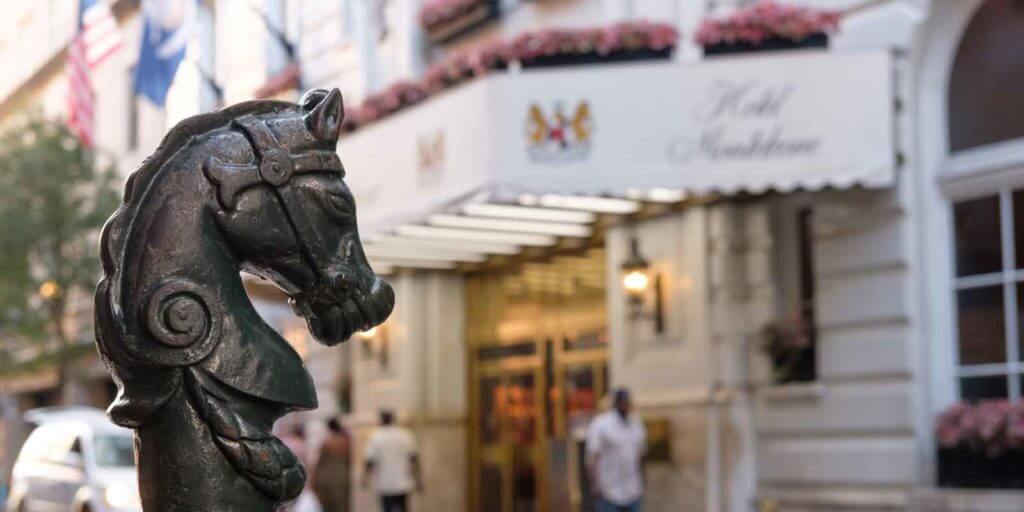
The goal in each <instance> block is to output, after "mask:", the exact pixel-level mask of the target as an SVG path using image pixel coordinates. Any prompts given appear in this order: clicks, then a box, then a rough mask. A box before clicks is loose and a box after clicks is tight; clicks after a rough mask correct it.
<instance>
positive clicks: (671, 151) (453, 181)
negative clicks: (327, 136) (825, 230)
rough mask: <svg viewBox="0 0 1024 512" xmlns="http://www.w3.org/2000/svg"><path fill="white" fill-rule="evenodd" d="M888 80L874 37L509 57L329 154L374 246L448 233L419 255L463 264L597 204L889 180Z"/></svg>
mask: <svg viewBox="0 0 1024 512" xmlns="http://www.w3.org/2000/svg"><path fill="white" fill-rule="evenodd" d="M892 80H893V70H892V63H891V57H890V55H889V53H888V52H886V51H871V52H848V53H832V52H826V51H815V50H812V51H794V52H780V53H779V54H778V55H758V56H756V57H723V58H718V59H714V60H709V61H705V62H702V63H698V64H679V63H675V62H658V63H639V64H616V65H594V66H582V67H566V68H558V69H550V70H538V71H534V70H526V71H515V70H513V71H510V72H507V73H496V74H494V75H492V76H489V77H486V78H482V79H478V80H476V81H474V82H471V83H468V84H465V85H461V86H458V87H456V88H454V89H452V90H450V91H447V92H444V93H442V94H440V95H438V96H434V97H432V98H430V99H428V100H426V101H424V102H423V103H421V104H419V105H416V106H414V107H411V108H408V109H407V110H405V111H402V112H400V113H397V114H395V115H393V116H391V117H389V118H386V119H384V120H381V121H379V122H377V123H375V124H372V125H369V126H367V127H364V128H361V129H360V130H359V131H357V132H355V133H353V134H350V135H347V136H345V137H344V138H342V140H341V142H340V144H339V152H340V154H341V157H342V160H343V161H344V162H345V166H346V168H347V169H348V170H349V177H348V181H349V184H350V186H351V187H352V190H353V193H354V194H355V196H356V199H357V202H358V205H359V216H360V223H361V229H362V231H363V233H364V234H365V235H366V236H367V238H368V240H378V241H383V242H378V241H374V242H373V243H372V244H371V246H373V247H376V244H378V243H384V242H386V244H385V245H382V246H381V247H385V246H387V247H394V246H399V247H402V248H403V249H404V247H406V246H405V245H402V244H399V243H398V242H399V241H401V242H403V244H404V243H405V242H406V240H415V242H414V243H415V244H418V245H417V247H419V248H421V249H422V250H417V251H416V253H417V254H428V255H429V254H432V253H430V252H428V251H427V245H429V244H428V242H429V243H431V244H434V245H435V246H437V245H438V244H439V243H440V242H438V241H439V240H445V241H458V242H459V244H455V245H456V247H453V248H452V249H451V250H449V249H448V246H447V245H445V246H443V247H434V249H436V250H437V251H441V252H439V253H437V255H436V258H435V257H425V258H423V259H424V260H429V261H430V262H431V264H432V265H434V266H437V265H438V264H437V262H438V261H442V262H445V263H453V264H455V263H457V262H467V261H468V262H472V261H475V260H478V259H479V254H499V253H500V251H499V252H489V251H488V250H486V249H495V250H506V251H507V250H509V249H510V246H515V247H544V246H550V245H553V244H555V243H560V242H559V241H561V240H565V239H573V238H577V239H584V238H586V237H589V236H590V235H591V229H592V228H591V226H592V224H593V222H594V221H595V217H594V216H595V215H629V214H632V213H634V212H635V211H636V209H638V208H640V206H641V204H642V203H676V202H679V201H682V200H684V199H686V198H687V197H691V196H707V195H717V196H722V195H731V194H736V193H763V192H767V191H779V192H789V191H793V190H798V189H803V190H817V189H821V188H824V187H834V188H847V187H853V186H861V187H885V186H889V185H891V184H892V183H893V181H894V174H895V167H896V164H895V160H896V158H895V154H896V149H895V144H894V134H893V130H894V123H895V119H894V108H893V105H894V103H893V98H894V96H893V83H892ZM453 205H454V206H453ZM453 208H454V209H455V210H457V211H453ZM459 208H462V209H461V210H459ZM467 233H468V234H469V235H472V236H466V235H467ZM375 237H376V238H375ZM469 243H473V244H491V245H490V246H479V247H476V248H477V249H479V250H468V249H469V248H470V246H469V245H465V244H469ZM425 244H427V245H425ZM456 249H457V250H456ZM401 250H402V249H399V250H398V252H396V250H395V249H393V248H389V249H384V248H379V249H378V248H374V249H371V252H373V251H376V254H378V255H380V256H379V257H380V258H381V261H390V260H389V258H391V259H397V258H398V256H400V255H401V252H400V251H401ZM443 251H449V252H443ZM403 262H405V263H407V261H404V260H403ZM398 266H401V265H398Z"/></svg>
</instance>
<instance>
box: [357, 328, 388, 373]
mask: <svg viewBox="0 0 1024 512" xmlns="http://www.w3.org/2000/svg"><path fill="white" fill-rule="evenodd" d="M388 334H389V333H388V327H387V325H386V324H383V325H379V326H377V327H373V328H370V329H368V330H366V331H362V332H359V333H356V338H357V339H358V340H359V343H360V345H362V347H363V358H365V359H377V361H378V362H379V363H380V367H381V368H387V367H388V363H389V362H390V361H389V359H390V356H391V354H390V348H391V347H390V345H391V343H390V341H391V340H390V339H389V337H388Z"/></svg>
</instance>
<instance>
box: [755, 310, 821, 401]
mask: <svg viewBox="0 0 1024 512" xmlns="http://www.w3.org/2000/svg"><path fill="white" fill-rule="evenodd" d="M813 338H814V336H813V332H812V330H811V328H810V324H809V323H808V322H805V321H804V320H803V318H801V317H800V315H796V316H795V317H794V318H793V319H792V320H786V321H778V322H773V323H770V324H768V325H766V326H764V327H763V328H762V329H761V342H762V344H761V349H762V350H763V351H764V352H765V354H767V355H768V358H769V359H770V360H771V364H772V383H773V384H791V383H794V382H811V381H813V380H814V379H816V378H817V364H816V362H815V357H816V354H815V352H816V351H815V347H814V342H813Z"/></svg>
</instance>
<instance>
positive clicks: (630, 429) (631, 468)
mask: <svg viewBox="0 0 1024 512" xmlns="http://www.w3.org/2000/svg"><path fill="white" fill-rule="evenodd" d="M631 409H632V404H631V401H630V397H629V391H627V390H625V389H619V390H616V391H615V401H614V407H613V408H612V409H611V410H608V411H605V412H603V413H601V414H600V415H598V416H597V417H596V418H594V421H593V422H591V423H590V428H589V429H588V431H587V469H588V472H589V476H590V486H591V489H592V490H593V492H594V495H595V497H596V498H597V510H598V512H641V504H642V501H643V491H644V482H643V474H642V469H641V461H640V459H641V458H642V457H643V455H644V451H645V450H646V444H647V432H646V430H645V429H644V424H643V422H641V421H640V419H639V418H637V417H636V415H634V414H630V411H631Z"/></svg>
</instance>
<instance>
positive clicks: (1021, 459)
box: [938, 446, 1024, 489]
mask: <svg viewBox="0 0 1024 512" xmlns="http://www.w3.org/2000/svg"><path fill="white" fill-rule="evenodd" d="M938 462H939V465H938V466H939V467H938V482H939V486H940V487H955V488H965V489H1024V450H1022V449H1013V450H1006V451H1004V452H1002V453H1000V454H998V455H995V456H989V455H988V454H986V453H984V452H982V451H978V450H974V449H971V448H970V447H967V446H958V447H955V448H942V449H940V450H939V459H938Z"/></svg>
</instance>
